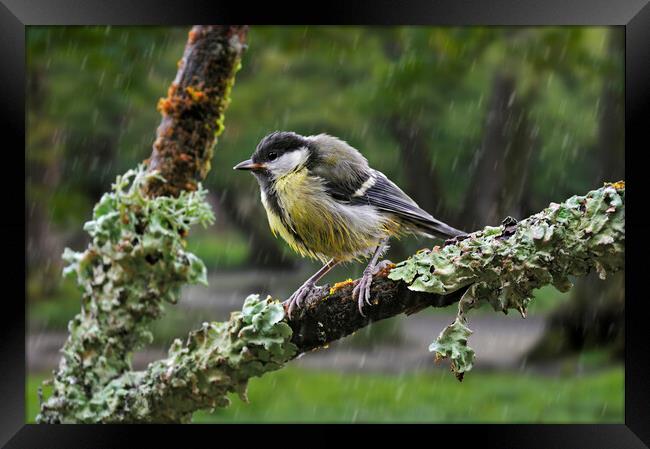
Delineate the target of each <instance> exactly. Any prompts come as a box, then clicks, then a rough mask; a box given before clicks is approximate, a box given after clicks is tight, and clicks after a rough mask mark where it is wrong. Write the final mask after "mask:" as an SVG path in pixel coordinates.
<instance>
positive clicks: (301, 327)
mask: <svg viewBox="0 0 650 449" xmlns="http://www.w3.org/2000/svg"><path fill="white" fill-rule="evenodd" d="M624 261H625V184H624V183H623V182H618V183H615V184H608V185H606V186H604V187H602V188H600V189H598V190H594V191H592V192H589V193H588V194H587V195H585V196H573V197H571V198H569V199H568V200H567V201H565V202H563V203H561V204H556V203H553V204H551V205H550V206H549V207H548V208H546V209H544V210H543V211H542V212H540V213H538V214H535V215H533V216H531V217H529V218H527V219H526V220H523V221H521V222H519V223H517V222H516V221H515V220H513V219H506V220H504V224H503V225H502V226H497V227H486V228H485V229H483V230H481V231H478V232H475V233H472V234H470V235H469V236H468V237H467V238H465V239H462V240H460V241H454V242H450V244H447V245H445V246H444V247H442V248H440V247H435V248H433V249H432V250H424V251H420V252H418V253H417V254H415V255H414V256H412V257H411V258H409V259H408V260H405V261H403V262H401V263H399V264H397V266H395V267H394V268H393V269H392V270H390V272H387V271H384V272H383V273H379V274H378V275H377V276H375V279H374V281H373V285H372V289H371V296H372V297H373V298H374V300H373V305H371V306H368V307H367V308H365V309H364V311H365V312H366V314H367V315H368V318H363V317H361V316H360V315H359V313H358V311H357V310H356V305H355V301H354V300H353V299H352V285H353V283H352V282H349V283H343V286H342V287H341V288H335V289H334V290H335V291H334V292H333V293H332V294H330V292H329V291H328V290H327V289H321V290H320V291H318V292H316V293H315V294H312V296H311V297H310V298H309V301H308V306H307V307H306V308H305V309H303V312H302V314H301V315H299V316H297V317H295V318H294V319H291V320H290V321H289V325H290V326H291V328H292V329H293V330H294V334H293V337H292V341H293V342H294V343H295V344H296V345H297V347H298V349H299V351H306V350H310V349H312V348H316V347H319V346H323V345H326V344H327V343H329V342H331V341H333V340H336V339H338V338H341V337H342V336H345V335H348V334H351V333H353V332H354V331H356V330H358V329H360V328H362V327H363V326H365V325H367V324H368V323H369V321H376V320H379V319H384V318H388V317H390V316H393V315H397V314H399V313H402V312H406V313H409V312H412V311H414V310H419V309H421V308H423V307H427V306H429V305H431V306H441V305H448V304H451V303H452V302H459V313H458V317H457V318H456V320H455V321H454V323H452V324H451V325H450V326H448V327H447V328H446V329H444V330H443V331H442V333H441V334H440V336H439V337H438V339H437V340H436V341H435V342H434V343H433V344H432V345H431V347H430V349H431V351H432V352H435V353H436V358H447V357H448V358H450V359H451V367H452V370H453V371H454V373H455V374H456V375H457V376H458V378H459V379H462V376H463V373H464V372H466V371H468V370H469V369H471V367H472V364H473V360H474V353H473V351H472V349H471V348H469V347H468V346H467V338H468V337H469V335H470V334H471V330H469V328H468V327H467V316H466V313H467V311H468V310H470V309H472V308H475V307H478V306H480V305H481V304H483V303H489V304H490V305H491V306H492V307H493V308H494V310H496V311H502V312H504V313H507V312H508V310H509V309H515V310H517V311H518V312H519V313H521V315H522V316H524V317H525V315H526V309H527V306H528V304H529V302H530V301H531V299H532V296H533V290H534V289H536V288H539V287H543V286H545V285H548V284H551V285H554V286H555V287H556V288H557V289H558V290H560V291H567V290H568V289H569V288H570V287H571V283H570V281H569V276H583V275H586V274H587V273H589V272H590V271H591V270H596V271H597V272H598V273H599V274H600V277H601V278H603V279H604V278H605V276H606V274H607V273H608V272H614V271H617V270H620V269H622V268H623V267H624Z"/></svg>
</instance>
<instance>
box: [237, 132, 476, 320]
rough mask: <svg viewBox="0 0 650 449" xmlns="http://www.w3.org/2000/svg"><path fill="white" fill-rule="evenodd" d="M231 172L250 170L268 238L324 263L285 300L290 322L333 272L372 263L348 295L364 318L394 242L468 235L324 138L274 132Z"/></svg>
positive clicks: (342, 144) (354, 153)
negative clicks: (411, 236)
mask: <svg viewBox="0 0 650 449" xmlns="http://www.w3.org/2000/svg"><path fill="white" fill-rule="evenodd" d="M233 169H235V170H248V171H250V172H251V173H252V174H253V175H254V176H255V178H256V179H257V182H258V184H259V187H260V197H261V202H262V205H263V206H264V209H265V210H266V215H267V218H268V222H269V227H270V228H271V232H272V233H273V235H274V236H275V237H276V238H277V236H278V235H279V236H280V237H282V239H284V240H285V242H286V243H287V244H288V245H289V246H290V247H291V248H292V249H293V250H294V251H296V252H297V253H298V254H300V255H301V256H302V257H310V258H312V259H318V260H320V261H321V262H322V263H323V264H324V265H323V266H322V268H321V269H319V270H318V271H317V272H316V273H314V275H312V276H311V277H309V279H307V280H306V281H305V282H304V283H303V284H302V285H301V286H300V287H299V288H298V289H297V290H296V291H295V292H294V293H293V294H292V295H291V296H290V297H289V299H288V300H287V301H286V306H287V313H288V315H289V317H291V316H292V314H293V311H294V310H297V309H300V308H301V307H302V302H303V301H304V300H305V299H306V298H307V297H308V296H309V294H310V293H311V292H312V291H313V290H314V289H316V288H318V287H317V286H316V283H317V282H318V281H319V280H320V279H321V278H322V277H323V276H325V274H327V273H328V272H329V271H330V270H331V269H332V268H334V267H335V266H336V265H338V264H340V263H342V262H351V261H360V260H364V259H365V260H367V259H370V261H369V263H368V264H367V266H366V268H365V269H364V271H363V275H362V277H361V278H360V279H359V281H358V282H357V283H356V285H355V287H354V288H353V298H354V299H355V300H356V301H357V306H358V310H359V313H360V314H361V315H362V316H364V317H365V316H366V315H365V313H364V311H363V308H364V303H366V304H368V305H371V302H370V293H371V292H370V286H371V284H372V277H373V274H376V272H377V271H378V270H379V269H381V268H382V264H381V263H380V262H379V259H380V258H381V257H382V255H383V254H384V252H385V251H386V250H387V249H388V241H389V239H390V238H391V237H400V236H402V235H405V234H419V235H424V236H426V237H429V238H441V239H448V238H454V237H460V236H463V235H466V234H465V233H464V232H463V231H460V230H458V229H455V228H453V227H451V226H449V225H447V224H445V223H443V222H442V221H439V220H437V219H435V218H434V217H433V216H432V215H431V214H429V213H428V212H426V211H424V210H422V209H421V208H420V207H419V206H418V205H417V203H416V202H415V201H414V200H413V199H411V198H410V197H409V196H408V195H407V194H406V193H404V192H403V191H402V190H401V189H400V188H399V187H398V186H397V185H396V184H395V183H394V182H392V181H391V180H390V179H389V178H388V177H387V176H386V175H385V174H383V173H382V172H380V171H379V170H375V169H373V168H371V167H370V165H369V164H368V160H367V159H366V158H365V157H364V156H363V155H362V154H361V152H360V151H359V150H357V149H356V148H354V147H353V146H351V145H350V144H348V143H347V142H346V141H344V140H342V139H339V138H338V137H334V136H332V135H329V134H325V133H323V134H318V135H310V136H303V135H300V134H298V133H295V132H292V131H275V132H272V133H270V134H268V135H266V136H264V137H263V138H262V139H261V140H260V142H259V144H258V145H257V147H256V148H255V151H254V152H253V154H252V156H251V158H250V159H248V160H245V161H242V162H240V163H239V164H237V165H235V166H234V167H233Z"/></svg>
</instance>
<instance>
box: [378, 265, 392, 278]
mask: <svg viewBox="0 0 650 449" xmlns="http://www.w3.org/2000/svg"><path fill="white" fill-rule="evenodd" d="M393 268H395V264H394V263H388V264H386V266H384V267H382V269H381V270H379V271H378V272H377V276H381V277H386V276H388V273H390V270H392V269H393Z"/></svg>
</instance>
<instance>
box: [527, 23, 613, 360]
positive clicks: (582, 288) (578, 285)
mask: <svg viewBox="0 0 650 449" xmlns="http://www.w3.org/2000/svg"><path fill="white" fill-rule="evenodd" d="M624 37H625V36H624V33H623V30H621V29H618V28H611V29H610V31H609V45H608V52H609V58H611V59H612V60H613V61H614V64H613V66H614V67H615V69H614V70H620V71H622V70H623V48H624V47H623V45H624V42H625V40H624ZM620 71H619V72H618V73H616V72H614V73H613V74H612V75H611V76H610V77H609V79H605V81H604V84H603V90H602V95H601V102H600V111H599V112H600V116H599V124H598V141H597V143H596V145H595V148H594V151H595V152H596V156H595V157H594V161H595V162H596V166H595V167H594V168H593V175H592V176H593V178H594V180H595V181H596V184H597V183H602V182H616V181H619V180H622V179H624V177H625V121H624V101H623V88H622V85H618V84H616V77H617V76H618V75H620V73H622V72H620ZM624 276H625V274H624V273H619V274H616V275H615V276H613V278H612V279H611V280H608V281H607V283H606V284H601V282H600V280H599V279H598V277H597V276H596V275H595V274H593V273H592V274H591V275H590V276H587V277H582V278H578V279H576V281H575V287H574V289H573V291H572V295H571V298H570V300H569V302H568V303H566V304H564V305H562V306H560V307H559V308H557V309H556V310H555V311H553V312H552V313H551V315H550V317H549V320H548V324H547V328H546V331H545V333H544V335H543V337H542V338H541V339H540V341H539V342H538V344H537V345H536V346H535V348H533V349H532V350H531V352H530V357H532V358H537V359H541V358H548V357H554V356H557V355H561V354H565V353H571V352H576V351H580V350H582V349H589V348H607V349H608V350H610V351H611V353H612V355H613V356H615V357H617V358H622V357H623V349H624V337H625V332H624V327H625V282H624V281H625V280H624Z"/></svg>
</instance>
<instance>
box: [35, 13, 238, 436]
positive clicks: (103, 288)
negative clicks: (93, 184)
mask: <svg viewBox="0 0 650 449" xmlns="http://www.w3.org/2000/svg"><path fill="white" fill-rule="evenodd" d="M246 30H247V28H246V27H242V26H212V25H210V26H195V27H193V28H192V29H191V31H190V33H189V38H188V41H187V44H186V47H185V53H184V56H183V59H182V60H181V62H180V65H179V69H178V73H177V75H176V79H175V80H174V82H173V83H172V85H171V87H170V88H169V92H168V97H167V98H165V99H163V100H161V101H160V103H159V109H160V111H161V113H162V115H163V118H162V122H161V124H160V126H159V127H158V131H157V138H156V141H155V143H154V146H153V153H152V156H151V158H150V160H149V161H148V165H149V167H148V170H149V173H148V174H147V173H145V172H144V171H143V169H142V168H140V169H139V170H137V171H129V172H128V173H127V174H126V175H124V176H121V177H118V179H117V181H116V183H115V184H114V185H113V192H112V193H108V194H105V195H104V196H103V197H102V199H101V200H100V201H99V203H97V205H96V206H95V208H94V210H93V220H92V221H89V222H88V223H86V224H85V225H84V229H85V230H87V231H88V233H89V234H90V235H91V237H92V241H91V243H90V244H89V245H88V248H87V249H86V250H85V251H84V252H82V253H75V252H73V251H71V250H69V249H67V248H66V252H65V253H64V256H63V257H64V259H65V260H66V261H67V262H68V267H67V268H66V269H65V271H64V273H65V274H72V275H76V277H77V282H78V283H79V285H80V286H81V287H82V289H83V292H84V295H83V299H82V304H81V306H82V307H81V313H80V314H78V315H77V316H76V317H75V318H74V319H73V320H72V321H70V323H69V325H68V330H69V332H70V335H69V337H68V340H67V341H66V343H65V345H64V347H63V349H62V350H61V352H62V354H63V357H62V359H61V362H60V364H59V368H58V370H57V372H56V373H55V376H54V379H53V394H52V396H51V397H50V398H49V399H48V401H47V402H45V403H43V404H42V405H41V413H40V414H39V416H37V422H48V423H59V422H105V421H110V419H109V416H108V415H107V413H108V412H107V410H111V404H113V405H116V404H117V403H116V402H115V401H116V400H117V399H116V397H115V396H114V394H117V395H122V392H115V391H114V394H109V393H104V392H106V391H111V390H110V388H112V387H111V385H114V382H115V381H116V380H120V379H121V380H123V381H124V382H126V383H127V384H128V381H129V380H133V379H141V378H140V377H139V374H138V373H133V372H132V371H131V355H132V353H133V351H135V350H137V349H139V348H141V347H142V346H144V345H145V344H147V343H149V342H150V341H151V338H152V336H151V332H150V331H149V329H148V325H149V324H150V323H151V322H152V321H153V320H155V319H157V318H159V317H160V316H161V315H162V314H163V311H164V303H165V302H168V303H172V304H174V303H176V302H177V301H178V297H179V294H180V287H181V286H182V285H183V284H185V283H196V282H203V283H206V280H205V277H206V270H205V266H204V265H203V263H202V262H201V261H200V260H199V259H198V258H197V257H196V256H194V255H193V254H190V253H188V252H186V251H185V245H184V241H183V238H184V237H185V236H186V235H187V232H188V230H189V227H190V226H191V225H192V224H196V223H202V224H204V225H205V224H208V223H210V222H211V220H212V218H213V217H212V212H211V211H210V209H209V206H208V205H207V203H205V191H204V190H202V189H200V188H199V187H200V186H199V184H198V181H200V180H201V179H203V178H204V177H205V175H206V174H207V172H208V170H209V168H210V159H211V157H212V146H213V145H214V143H215V141H216V138H217V136H218V135H219V134H220V133H221V131H222V130H223V120H224V111H225V108H226V107H227V105H228V102H229V93H230V89H231V88H232V86H233V84H234V79H235V78H234V77H235V73H236V72H237V70H238V69H239V66H240V58H241V54H242V51H243V48H244V40H245V38H246ZM109 402H110V404H109ZM117 405H119V406H120V407H124V404H122V403H121V402H120V403H119V404H117ZM138 412H139V413H141V410H138ZM132 418H133V420H134V421H138V420H141V418H136V417H132Z"/></svg>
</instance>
